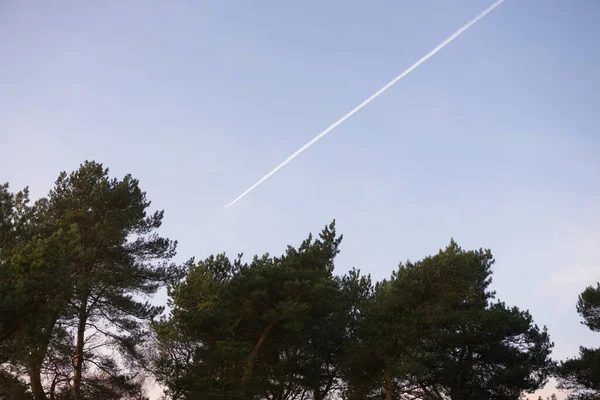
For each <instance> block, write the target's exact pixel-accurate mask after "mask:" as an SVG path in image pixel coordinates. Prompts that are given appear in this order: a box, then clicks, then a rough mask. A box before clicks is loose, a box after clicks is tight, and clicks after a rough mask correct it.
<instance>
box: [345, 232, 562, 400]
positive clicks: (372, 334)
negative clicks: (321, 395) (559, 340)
mask: <svg viewBox="0 0 600 400" xmlns="http://www.w3.org/2000/svg"><path fill="white" fill-rule="evenodd" d="M492 265H493V258H492V255H491V253H490V252H489V251H481V250H480V251H463V250H462V249H461V248H460V247H458V245H457V244H456V243H455V242H454V241H452V242H451V243H450V245H449V246H448V247H447V248H446V249H445V250H443V251H440V252H439V253H438V254H437V255H435V256H433V257H426V258H425V259H423V260H422V261H419V262H416V263H411V262H407V263H406V264H401V265H400V266H399V269H398V271H397V272H396V273H394V274H393V275H392V277H391V279H390V280H389V281H384V282H382V283H380V284H378V285H377V286H376V290H375V294H374V296H373V299H372V301H371V303H370V305H369V307H368V309H367V313H368V317H367V318H366V319H365V324H364V327H363V328H362V331H361V333H360V335H359V336H360V339H359V340H358V343H357V345H356V346H357V350H356V351H355V352H354V354H355V357H356V359H355V361H354V363H355V364H356V367H355V368H354V371H358V372H359V374H356V373H352V372H351V373H349V375H348V376H347V377H346V378H347V381H348V382H349V390H348V392H349V393H348V394H347V397H349V398H358V397H363V398H368V397H373V398H377V397H378V396H383V395H384V394H385V393H386V392H387V395H388V396H393V397H394V398H398V396H405V397H406V398H415V397H416V398H440V399H441V398H444V397H445V396H448V397H451V398H452V399H471V398H494V399H518V398H519V396H520V394H521V393H522V392H533V391H535V390H536V389H538V388H540V387H541V386H543V384H544V383H545V382H546V379H547V377H548V376H549V374H550V372H551V367H552V363H551V361H550V358H549V356H550V352H551V348H552V344H551V343H550V340H549V337H548V334H547V332H546V331H545V329H544V330H540V329H539V328H538V327H537V326H535V325H534V324H533V322H532V318H531V316H530V315H529V314H528V313H527V312H522V311H520V310H518V309H517V308H507V307H506V306H505V305H504V303H500V302H496V303H494V302H492V299H493V297H494V293H493V292H491V291H489V290H488V287H489V284H490V283H491V266H492ZM365 360H368V365H370V366H371V367H370V368H369V369H368V370H367V371H364V370H362V369H361V365H364V363H365ZM381 382H386V384H385V385H382V384H381Z"/></svg>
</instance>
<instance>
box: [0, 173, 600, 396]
mask: <svg viewBox="0 0 600 400" xmlns="http://www.w3.org/2000/svg"><path fill="white" fill-rule="evenodd" d="M149 208H150V202H149V201H148V199H147V198H146V194H145V193H144V192H143V191H142V190H141V189H140V187H139V182H138V181H137V180H135V179H134V178H132V177H131V176H130V175H126V176H124V177H123V178H121V179H116V178H111V177H110V176H109V171H108V169H106V168H104V167H103V166H102V165H101V164H99V163H95V162H85V163H84V164H82V165H81V166H80V168H79V169H78V170H77V171H75V172H73V173H71V174H67V173H64V172H63V173H61V174H60V175H59V178H58V180H57V181H56V184H55V186H54V188H53V190H51V191H50V193H49V194H48V196H46V197H43V198H41V199H39V200H37V201H36V202H35V203H34V204H30V202H29V197H28V191H27V189H25V190H23V191H21V192H18V193H11V192H10V191H9V187H8V185H2V186H0V274H1V276H2V279H0V316H1V319H0V400H4V399H7V400H8V399H15V400H21V399H28V400H29V399H35V400H49V399H53V400H67V399H69V400H96V399H109V400H111V399H112V400H118V399H122V400H145V399H146V398H145V396H144V391H143V383H144V376H145V374H146V373H148V372H150V373H152V374H153V375H154V377H155V378H156V379H157V381H159V382H160V383H161V384H163V385H164V388H165V395H166V398H168V399H173V400H175V399H179V400H200V399H203V400H204V399H209V400H210V399H215V400H216V399H242V400H250V399H251V400H255V399H269V400H325V399H333V398H344V399H348V400H350V399H357V400H358V399H361V400H362V399H382V398H386V399H407V400H408V399H411V400H413V399H414V400H417V399H422V400H426V399H427V400H433V399H440V400H441V399H447V398H452V399H453V400H461V399H499V400H501V399H506V400H510V399H518V398H520V396H522V395H523V394H524V393H531V392H532V391H534V390H536V389H538V388H539V387H541V386H542V385H543V384H544V383H545V382H546V380H547V378H548V376H549V374H550V372H551V371H552V370H553V367H554V365H553V363H552V361H551V360H550V358H549V356H550V352H551V349H552V343H551V342H550V339H549V336H548V333H547V332H546V330H545V328H544V329H540V328H538V327H537V326H536V325H535V324H534V323H533V319H532V317H531V315H530V314H529V313H528V312H526V311H522V310H519V309H518V308H516V307H509V306H507V305H506V304H504V303H503V302H500V301H498V300H495V293H494V292H492V291H491V290H490V289H489V286H490V283H491V274H492V271H491V268H492V266H493V263H494V260H493V258H492V255H491V253H490V251H488V250H486V251H484V250H478V251H465V250H463V249H461V248H460V247H459V246H458V245H457V244H456V243H455V242H454V241H451V243H450V245H449V246H448V247H447V248H446V249H444V250H441V251H440V252H439V253H437V254H435V255H433V256H430V257H426V258H424V259H423V260H421V261H418V262H406V263H403V264H400V265H399V267H398V269H397V270H396V271H395V272H393V273H392V275H391V277H390V278H389V279H387V280H384V281H382V282H378V283H375V284H374V283H373V282H371V279H370V277H369V276H365V275H362V274H361V273H360V271H359V270H355V269H353V270H350V271H349V272H348V273H346V274H345V275H335V274H334V260H335V257H336V255H337V254H338V252H339V246H340V244H341V240H342V238H341V236H338V235H337V233H336V230H335V224H334V223H331V224H330V225H328V226H326V227H325V228H324V229H323V230H322V232H321V233H320V235H319V236H318V237H317V238H313V237H312V236H311V235H309V236H308V238H307V239H306V240H304V241H303V242H302V243H300V245H299V246H298V247H292V246H289V247H288V248H287V249H286V251H285V252H284V253H283V254H282V255H281V256H278V257H273V256H270V255H269V254H264V255H262V256H254V257H253V258H252V259H251V260H250V261H249V262H244V261H242V256H241V255H239V256H238V257H237V258H235V259H233V260H232V259H229V258H228V257H227V256H226V255H225V254H218V255H216V256H210V257H208V258H206V259H204V260H203V261H200V262H195V261H193V260H191V261H189V262H188V263H187V264H185V265H184V266H183V267H180V266H177V265H175V264H172V263H171V261H170V260H171V258H172V257H173V256H174V255H175V248H176V243H175V242H173V241H171V240H169V239H166V238H163V237H161V236H159V235H158V233H157V229H158V228H160V226H161V224H162V219H163V212H162V211H156V212H153V213H149V211H148V210H149ZM365 251H368V249H365ZM165 286H168V294H169V302H168V305H169V314H168V316H164V317H161V318H158V317H159V315H160V314H161V313H162V312H163V310H164V307H162V306H156V305H153V304H151V303H150V301H149V298H150V297H151V296H152V295H154V294H155V293H156V292H157V290H159V289H160V288H161V287H165ZM599 293H600V286H599V287H598V288H588V289H587V290H586V291H585V292H584V293H582V295H581V296H580V299H579V303H578V306H577V307H578V308H577V309H578V311H579V312H580V313H581V315H582V316H583V317H584V321H585V322H584V323H585V324H586V325H587V326H588V327H590V328H591V329H592V330H595V331H600V312H599V310H600V294H599ZM598 354H600V352H599V351H598V350H591V349H585V348H582V349H581V355H580V357H579V358H577V359H574V360H568V361H566V362H565V363H563V364H561V366H560V368H559V369H558V370H559V372H560V373H561V379H562V380H561V384H562V385H563V387H566V388H569V389H572V390H574V397H573V398H577V399H588V398H590V399H591V398H597V393H598V388H599V387H600V382H598V379H597V378H598V376H600V367H599V365H600V362H599V361H598V359H599V356H598ZM149 361H151V362H149ZM585 396H588V397H585ZM594 396H596V397H594Z"/></svg>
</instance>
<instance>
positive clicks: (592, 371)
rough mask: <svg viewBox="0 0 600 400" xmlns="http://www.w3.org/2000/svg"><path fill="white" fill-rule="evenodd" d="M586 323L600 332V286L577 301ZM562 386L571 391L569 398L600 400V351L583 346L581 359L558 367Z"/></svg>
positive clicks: (590, 288)
mask: <svg viewBox="0 0 600 400" xmlns="http://www.w3.org/2000/svg"><path fill="white" fill-rule="evenodd" d="M577 312H578V313H579V314H580V315H581V316H582V318H583V321H582V324H584V325H586V326H587V327H588V328H590V329H591V330H592V331H594V332H600V283H599V284H597V286H596V287H593V286H589V287H588V288H586V289H585V290H584V291H583V293H581V295H579V300H578V302H577ZM558 375H559V378H560V379H559V387H561V388H563V389H568V390H570V391H571V393H570V394H569V397H568V398H569V399H572V400H595V399H600V348H596V349H590V348H586V347H581V348H580V349H579V357H576V358H573V359H569V360H567V361H565V362H563V363H562V364H561V365H560V366H559V368H558Z"/></svg>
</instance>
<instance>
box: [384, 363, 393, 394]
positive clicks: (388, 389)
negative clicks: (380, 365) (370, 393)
mask: <svg viewBox="0 0 600 400" xmlns="http://www.w3.org/2000/svg"><path fill="white" fill-rule="evenodd" d="M383 377H384V378H385V400H392V374H391V373H390V368H389V367H388V366H386V367H385V369H384V371H383Z"/></svg>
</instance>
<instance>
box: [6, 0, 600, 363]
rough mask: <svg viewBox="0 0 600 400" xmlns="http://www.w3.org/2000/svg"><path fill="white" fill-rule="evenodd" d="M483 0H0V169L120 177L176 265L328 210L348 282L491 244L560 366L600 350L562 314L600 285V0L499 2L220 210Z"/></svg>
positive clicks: (499, 274) (283, 240)
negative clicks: (151, 213) (339, 237)
mask: <svg viewBox="0 0 600 400" xmlns="http://www.w3.org/2000/svg"><path fill="white" fill-rule="evenodd" d="M490 4H491V1H483V0H460V1H458V0H456V1H442V0H405V1H371V2H366V1H348V0H345V1H341V0H334V1H329V2H322V1H317V0H304V1H297V2H275V1H264V2H257V1H255V2H249V1H229V2H227V1H197V2H193V1H188V2H183V1H182V2H162V3H161V4H153V5H150V3H148V2H143V1H125V2H120V1H119V2H117V1H113V2H100V3H98V2H75V1H72V2H66V1H56V2H51V3H50V2H45V3H40V2H38V3H37V4H36V3H34V2H18V1H11V0H9V1H3V2H2V3H1V4H0V37H2V40H0V57H1V61H2V64H1V65H2V67H0V181H9V182H10V183H11V186H12V187H13V189H17V188H19V187H22V186H24V185H30V187H31V191H32V194H33V196H34V197H37V196H41V195H43V194H45V193H46V192H47V191H48V190H49V189H50V187H51V185H52V183H53V182H54V180H55V178H56V176H57V174H58V172H59V171H61V170H69V171H70V170H73V169H75V168H77V166H78V165H79V163H80V162H82V161H83V160H85V159H93V160H97V161H101V162H103V163H105V165H106V166H108V167H110V168H111V171H112V173H114V174H116V175H123V174H125V173H132V174H133V175H134V176H135V177H137V178H139V179H140V181H141V184H142V187H143V188H144V189H145V190H146V191H147V192H148V196H149V198H150V199H151V200H152V201H153V205H154V206H156V207H157V208H164V209H165V211H166V217H165V218H166V222H165V224H164V229H163V232H164V233H165V234H167V235H169V236H171V237H173V238H176V239H178V240H179V243H180V247H179V249H180V251H179V258H180V259H181V260H183V259H187V258H189V257H191V256H196V257H197V258H203V257H206V256H207V255H209V254H211V253H214V252H221V251H227V252H228V253H229V254H230V255H235V254H237V253H240V252H243V253H245V254H247V255H251V254H255V253H263V252H265V251H269V252H271V253H274V254H277V253H279V252H281V251H283V249H284V247H285V245H286V244H288V243H290V244H296V243H299V242H300V240H302V239H303V238H304V237H305V236H306V235H307V234H308V232H311V231H313V232H316V231H318V230H320V228H321V227H322V226H324V225H325V224H326V223H328V222H329V221H330V220H331V219H333V218H336V219H337V222H338V228H339V230H340V231H341V232H342V233H343V234H344V235H345V240H344V243H343V247H342V253H341V254H340V256H339V258H338V262H337V269H338V271H339V272H340V273H342V272H344V271H346V270H348V269H349V268H351V267H357V268H360V269H361V270H363V271H364V272H368V273H370V274H372V276H373V277H374V278H376V279H382V278H385V277H387V276H388V275H389V274H390V273H391V271H392V270H393V269H395V267H396V265H397V263H398V262H399V261H403V260H406V259H412V260H416V259H419V258H421V257H423V256H425V255H428V254H432V253H434V252H436V251H437V250H438V249H439V248H441V247H444V246H445V245H446V244H447V243H448V242H449V240H450V238H451V237H454V238H455V239H456V240H457V241H458V243H459V244H460V245H461V246H462V247H465V248H479V247H485V248H491V249H492V251H493V253H494V255H495V256H496V260H497V263H496V267H495V274H494V288H495V289H496V290H497V292H498V297H499V298H500V299H502V300H504V301H506V302H507V303H509V304H513V305H517V306H519V307H521V308H525V309H529V310H530V311H531V313H532V314H533V316H534V319H535V320H536V322H537V323H538V324H540V325H547V326H548V329H549V330H550V333H551V335H552V337H553V339H554V341H555V343H556V351H555V355H556V357H558V358H564V357H567V356H573V355H575V354H576V352H577V349H578V346H579V345H580V344H585V345H589V346H597V345H598V344H599V342H600V341H599V340H598V337H597V335H596V336H595V335H594V334H592V333H589V332H587V330H586V329H585V328H584V327H582V326H580V325H579V322H578V321H579V318H578V315H577V314H576V312H575V307H574V304H575V301H576V297H577V294H578V293H579V292H580V291H581V290H582V289H583V288H584V287H585V286H586V285H589V284H593V283H595V282H596V281H597V280H598V279H600V202H599V201H598V199H599V197H600V184H599V181H600V179H599V176H600V174H599V173H600V156H599V152H600V133H598V121H597V117H596V116H595V115H594V112H593V111H594V110H598V109H600V97H599V96H598V93H599V92H600V79H599V78H598V75H597V70H598V65H599V64H600V46H599V45H598V40H597V38H598V37H600V26H599V25H598V24H597V21H598V20H599V19H600V3H598V2H597V1H594V0H587V1H586V0H578V1H573V2H565V1H557V0H527V1H525V0H507V1H506V2H505V3H504V4H503V5H501V6H500V7H499V8H498V9H496V10H495V11H493V12H492V13H491V14H490V15H488V16H487V17H486V18H485V19H483V20H482V21H481V22H480V23H478V24H477V25H475V26H474V27H473V28H471V29H470V30H469V31H467V32H466V33H465V34H463V35H462V36H461V37H459V38H458V39H456V40H455V41H454V42H453V43H451V44H450V45H449V46H448V47H446V48H445V49H443V50H442V51H441V52H440V53H438V54H437V55H436V56H434V57H433V58H432V59H430V60H429V61H428V62H426V63H425V64H423V65H422V66H421V67H419V68H418V69H417V70H415V71H414V72H413V73H412V74H410V75H409V76H408V77H407V78H405V79H404V80H402V81H401V82H400V83H398V84H397V85H396V86H395V87H393V88H392V89H390V90H389V91H388V92H386V93H385V94H384V95H382V96H381V97H379V98H378V99H377V100H375V101H374V102H373V103H371V104H370V105H369V106H367V107H366V108H365V109H363V110H362V111H361V112H360V113H358V114H356V115H355V116H353V117H352V118H351V119H350V120H348V121H346V122H345V123H344V124H343V125H341V126H340V127H339V128H338V129H336V130H335V131H333V132H332V133H331V134H329V135H328V136H327V137H325V138H324V139H323V140H321V141H320V142H319V143H317V144H316V145H315V146H313V147H312V148H310V149H309V150H308V151H306V152H305V153H303V154H302V155H301V156H300V157H298V158H297V159H296V160H294V161H293V162H292V163H291V164H289V165H288V166H287V167H285V168H284V169H283V170H281V171H280V172H279V173H277V174H276V175H275V176H273V177H272V178H271V179H270V180H269V181H267V182H266V183H265V184H263V185H262V186H260V187H259V188H258V189H256V190H255V191H254V192H252V193H251V194H250V195H248V196H247V197H246V198H244V199H243V200H242V201H240V202H239V203H237V204H236V205H235V206H233V207H232V208H230V209H225V208H224V206H225V205H226V204H227V203H229V202H230V201H231V200H233V199H234V198H235V197H236V196H237V195H239V194H240V193H241V192H242V191H244V190H245V189H246V188H247V187H248V186H250V185H251V184H252V183H254V182H255V181H256V180H257V179H258V178H260V177H262V176H263V175H264V174H265V173H266V172H268V171H269V170H270V169H272V168H273V167H274V166H276V165H277V164H278V163H279V162H281V161H282V160H283V159H285V158H286V157H287V156H288V155H289V154H290V153H292V152H293V151H294V150H296V149H297V148H298V147H300V146H301V145H303V144H304V143H305V142H306V141H308V140H309V139H311V138H312V137H313V136H315V135H316V134H317V133H319V132H320V131H321V130H323V129H324V128H325V127H327V126H328V125H329V124H331V123H332V122H334V121H335V120H336V119H338V118H339V117H341V116H342V115H343V114H345V113H346V112H347V111H349V110H350V109H351V108H352V107H354V106H355V105H357V104H358V103H359V102H361V101H362V100H364V99H365V98H366V97H367V96H369V95H370V94H371V93H372V92H373V91H375V90H376V89H378V88H379V87H381V86H382V85H383V84H385V83H386V82H388V81H389V80H390V79H391V78H393V77H394V76H395V75H397V74H398V73H400V72H401V71H402V70H404V69H405V68H406V67H408V66H409V65H411V64H412V63H413V62H415V61H416V60H417V59H418V58H420V57H421V56H423V55H424V54H425V53H426V52H428V51H429V50H430V49H432V48H433V47H434V46H436V45H437V44H438V43H439V42H441V41H442V40H443V39H444V38H445V37H446V36H448V35H449V34H450V33H452V32H453V31H455V30H456V29H457V28H458V27H460V26H461V25H463V24H464V23H465V22H467V21H468V20H470V19H471V18H473V17H474V16H475V15H476V14H478V13H479V12H480V11H482V10H483V9H484V8H486V7H487V6H488V5H490ZM596 114H597V113H596Z"/></svg>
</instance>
